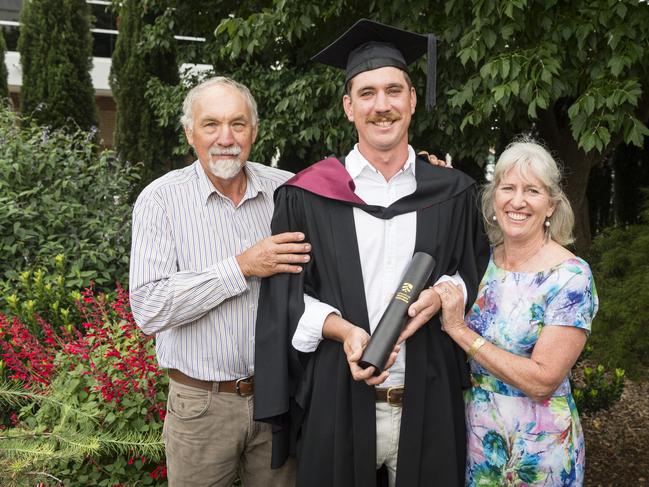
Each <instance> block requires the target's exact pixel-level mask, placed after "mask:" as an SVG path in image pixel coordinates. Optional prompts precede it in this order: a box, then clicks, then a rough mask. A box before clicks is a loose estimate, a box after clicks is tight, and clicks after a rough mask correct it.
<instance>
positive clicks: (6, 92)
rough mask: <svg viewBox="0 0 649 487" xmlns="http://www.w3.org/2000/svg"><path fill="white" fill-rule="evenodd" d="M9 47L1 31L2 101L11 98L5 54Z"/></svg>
mask: <svg viewBox="0 0 649 487" xmlns="http://www.w3.org/2000/svg"><path fill="white" fill-rule="evenodd" d="M6 51H7V45H6V44H5V38H4V35H3V34H2V29H0V99H5V98H7V97H8V96H9V86H8V85H7V65H6V64H5V52H6Z"/></svg>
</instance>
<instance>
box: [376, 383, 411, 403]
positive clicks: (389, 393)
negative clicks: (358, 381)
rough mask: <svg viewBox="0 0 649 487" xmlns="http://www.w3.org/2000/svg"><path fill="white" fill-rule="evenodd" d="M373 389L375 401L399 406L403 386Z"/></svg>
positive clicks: (403, 390) (401, 399)
mask: <svg viewBox="0 0 649 487" xmlns="http://www.w3.org/2000/svg"><path fill="white" fill-rule="evenodd" d="M374 390H375V391H376V402H387V403H388V404H389V405H390V406H401V403H402V402H403V396H404V393H405V389H404V387H403V386H399V387H389V388H387V389H374Z"/></svg>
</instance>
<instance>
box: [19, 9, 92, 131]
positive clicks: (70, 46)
mask: <svg viewBox="0 0 649 487" xmlns="http://www.w3.org/2000/svg"><path fill="white" fill-rule="evenodd" d="M20 22H21V29H20V38H19V40H18V50H19V51H20V62H21V65H22V79H23V81H22V83H23V84H22V90H21V102H20V106H21V110H22V112H23V113H24V114H26V115H29V116H32V117H33V118H34V119H35V120H36V121H37V122H38V123H40V124H42V125H48V126H50V127H52V128H62V127H71V128H72V129H73V130H74V129H76V128H81V129H83V130H89V129H90V128H91V127H93V126H96V125H97V108H96V106H95V92H94V88H93V86H92V80H91V78H90V69H91V67H92V37H91V35H90V10H89V7H88V4H87V3H86V2H85V0H30V1H28V2H23V8H22V12H21V17H20Z"/></svg>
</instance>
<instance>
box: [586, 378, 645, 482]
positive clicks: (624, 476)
mask: <svg viewBox="0 0 649 487" xmlns="http://www.w3.org/2000/svg"><path fill="white" fill-rule="evenodd" d="M581 422H582V426H583V428H584V435H585V437H586V482H585V484H584V485H585V487H627V486H629V487H631V486H637V487H649V381H644V382H632V381H629V380H627V381H626V384H625V386H624V392H623V393H622V398H621V399H620V400H619V401H618V402H617V403H616V404H615V405H613V406H612V407H611V408H610V409H608V410H606V411H598V412H596V413H592V414H588V415H586V414H582V415H581Z"/></svg>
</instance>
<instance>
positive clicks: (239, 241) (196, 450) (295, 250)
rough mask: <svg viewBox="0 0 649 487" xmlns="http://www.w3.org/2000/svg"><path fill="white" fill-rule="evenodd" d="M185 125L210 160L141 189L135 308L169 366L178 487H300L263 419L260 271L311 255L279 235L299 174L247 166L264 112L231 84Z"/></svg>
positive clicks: (208, 95) (293, 269)
mask: <svg viewBox="0 0 649 487" xmlns="http://www.w3.org/2000/svg"><path fill="white" fill-rule="evenodd" d="M181 121H182V123H183V126H184V129H185V134H186V136H187V140H188V141H189V143H190V145H192V147H193V148H194V150H195V152H196V154H197V156H198V160H197V161H196V162H195V163H194V164H192V165H191V166H188V167H186V168H184V169H180V170H176V171H172V172H170V173H168V174H166V175H165V176H163V177H161V178H159V179H157V180H156V181H154V182H153V183H151V184H150V185H149V186H147V187H146V188H145V189H144V191H142V193H141V194H140V196H139V198H138V200H137V202H136V204H135V207H134V210H133V246H132V251H131V270H130V290H131V306H132V309H133V315H134V317H135V320H136V322H137V324H138V325H139V326H140V328H141V329H142V330H143V331H144V332H145V333H147V334H155V335H156V351H157V357H158V363H159V364H160V366H161V367H163V368H165V369H168V371H169V378H170V385H169V395H168V401H167V416H166V418H165V424H164V439H165V447H166V454H167V468H168V476H169V484H170V486H172V487H173V486H182V487H187V486H208V485H209V486H223V487H225V486H228V487H229V486H231V485H232V482H233V480H234V478H235V476H236V475H237V474H239V475H240V477H241V479H242V480H243V483H244V485H245V486H246V487H248V486H258V487H267V486H271V485H272V486H283V485H292V484H293V482H294V468H293V466H292V465H291V464H290V463H289V464H287V465H285V466H284V467H283V468H281V469H279V470H271V469H270V462H271V460H270V458H271V457H270V455H271V432H270V426H269V425H267V424H263V423H256V422H254V421H253V419H252V408H253V403H252V399H253V389H254V386H255V385H254V382H253V373H254V360H253V359H254V340H255V329H254V324H255V318H256V314H257V298H258V294H259V287H260V278H261V277H266V276H270V275H272V274H275V273H282V272H283V273H299V272H301V270H302V267H301V264H304V263H306V262H307V261H308V260H309V256H308V255H307V252H309V250H310V246H309V245H308V244H306V243H304V242H302V241H303V240H304V235H303V234H301V233H298V232H289V233H282V234H279V235H275V236H272V237H269V235H270V219H271V215H272V212H273V191H274V190H275V188H276V187H277V186H278V185H280V184H281V183H283V182H284V181H285V180H286V179H287V178H288V177H289V176H290V175H291V174H290V173H288V172H285V171H281V170H278V169H273V168H270V167H267V166H264V165H261V164H257V163H254V162H249V161H247V158H248V155H249V154H250V149H251V147H252V144H253V142H254V140H255V137H256V135H257V126H258V125H257V107H256V103H255V100H254V99H253V97H252V95H251V94H250V92H249V90H248V89H247V88H246V87H245V86H243V85H241V84H239V83H237V82H235V81H233V80H231V79H228V78H223V77H216V78H212V79H208V80H206V81H204V82H203V83H201V84H200V85H198V86H196V87H195V88H193V89H192V90H191V91H190V92H189V94H188V95H187V97H186V99H185V101H184V103H183V116H182V119H181ZM255 242H256V243H255Z"/></svg>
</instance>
